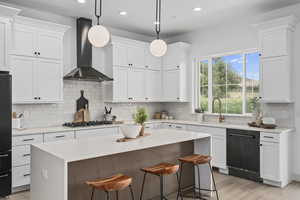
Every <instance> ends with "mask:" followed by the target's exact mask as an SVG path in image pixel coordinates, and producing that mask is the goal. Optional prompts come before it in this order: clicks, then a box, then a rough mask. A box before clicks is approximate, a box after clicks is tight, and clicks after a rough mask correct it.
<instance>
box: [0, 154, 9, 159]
mask: <svg viewBox="0 0 300 200" xmlns="http://www.w3.org/2000/svg"><path fill="white" fill-rule="evenodd" d="M8 156H9V155H8V154H2V155H0V158H5V157H8Z"/></svg>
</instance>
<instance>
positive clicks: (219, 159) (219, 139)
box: [212, 135, 227, 169]
mask: <svg viewBox="0 0 300 200" xmlns="http://www.w3.org/2000/svg"><path fill="white" fill-rule="evenodd" d="M212 166H214V167H218V168H222V169H226V168H227V166H226V135H224V136H215V135H213V136H212Z"/></svg>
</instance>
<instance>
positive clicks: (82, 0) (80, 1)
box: [77, 0, 86, 3]
mask: <svg viewBox="0 0 300 200" xmlns="http://www.w3.org/2000/svg"><path fill="white" fill-rule="evenodd" d="M77 2H78V3H85V2H86V0H77Z"/></svg>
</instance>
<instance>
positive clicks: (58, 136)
mask: <svg viewBox="0 0 300 200" xmlns="http://www.w3.org/2000/svg"><path fill="white" fill-rule="evenodd" d="M55 137H56V138H64V137H66V136H65V135H57V136H55Z"/></svg>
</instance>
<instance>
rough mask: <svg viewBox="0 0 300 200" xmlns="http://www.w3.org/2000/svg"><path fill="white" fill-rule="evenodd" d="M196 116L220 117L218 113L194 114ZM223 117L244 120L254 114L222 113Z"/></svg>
mask: <svg viewBox="0 0 300 200" xmlns="http://www.w3.org/2000/svg"><path fill="white" fill-rule="evenodd" d="M193 114H195V115H197V114H204V115H206V116H219V114H218V113H195V112H194V113H193ZM222 115H223V116H225V117H226V116H227V117H243V118H249V117H252V114H228V113H222Z"/></svg>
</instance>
